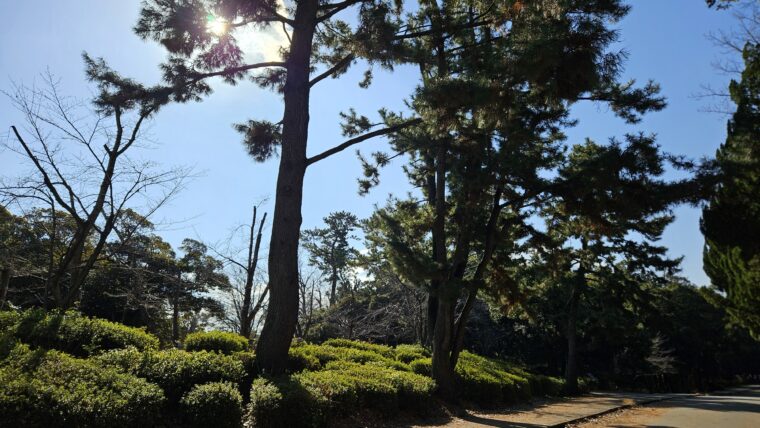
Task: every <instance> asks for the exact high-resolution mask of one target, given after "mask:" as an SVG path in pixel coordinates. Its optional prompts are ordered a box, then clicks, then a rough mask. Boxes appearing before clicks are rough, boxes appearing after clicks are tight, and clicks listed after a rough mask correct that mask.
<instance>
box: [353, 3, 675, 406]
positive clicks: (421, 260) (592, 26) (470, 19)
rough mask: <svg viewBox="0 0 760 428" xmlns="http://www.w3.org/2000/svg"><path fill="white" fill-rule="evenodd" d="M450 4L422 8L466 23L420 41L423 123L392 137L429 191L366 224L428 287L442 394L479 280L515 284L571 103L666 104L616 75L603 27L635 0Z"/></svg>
mask: <svg viewBox="0 0 760 428" xmlns="http://www.w3.org/2000/svg"><path fill="white" fill-rule="evenodd" d="M452 4H455V5H460V4H461V5H462V7H463V8H465V9H468V10H469V11H468V12H461V10H459V9H457V8H454V7H444V8H438V7H437V5H436V4H435V3H433V4H429V5H428V4H425V5H424V7H423V8H421V10H420V11H419V15H418V17H417V19H418V20H419V21H420V22H425V23H426V25H428V26H430V27H431V28H432V29H433V30H436V33H437V32H438V31H437V30H438V29H439V28H440V29H446V28H462V27H466V28H468V29H467V30H462V31H459V32H457V33H456V34H453V35H449V34H447V33H445V32H444V31H442V32H441V33H442V34H444V35H445V37H440V38H436V37H432V38H430V39H425V40H422V41H419V42H418V44H417V45H416V46H415V47H416V48H417V49H418V51H416V54H417V56H416V57H415V59H417V60H418V65H419V67H420V70H421V77H422V84H421V85H420V87H419V89H418V90H417V92H416V93H415V97H414V99H413V102H412V106H413V107H414V108H415V111H416V113H417V114H418V115H419V116H420V117H421V118H422V119H423V123H424V126H422V127H419V128H415V129H411V130H404V131H401V132H400V133H399V135H398V136H397V137H395V138H394V139H393V149H394V150H395V151H396V152H397V153H399V154H407V155H408V156H409V157H410V163H409V164H408V165H407V166H406V167H405V169H406V172H407V175H408V176H409V179H410V182H411V183H412V184H413V185H414V186H416V187H417V188H419V189H420V191H421V192H422V195H423V197H424V199H423V201H422V203H420V202H419V201H417V200H409V201H406V200H396V201H393V202H391V204H389V206H388V207H386V208H384V209H382V210H379V211H378V213H377V214H376V218H375V219H374V220H373V222H374V223H375V224H376V227H374V234H370V235H369V238H370V239H372V240H374V241H375V242H376V243H377V245H379V246H381V247H384V248H385V249H386V251H387V254H388V257H389V258H390V259H391V260H392V261H393V264H394V267H395V268H396V269H397V270H398V271H399V272H400V273H401V275H402V276H404V278H405V279H406V280H408V281H409V282H412V283H414V284H417V285H420V286H425V287H426V289H427V290H428V293H429V297H428V338H429V342H430V344H431V345H432V348H433V376H434V377H435V379H436V382H437V384H438V386H439V388H440V390H441V392H443V393H444V394H452V393H453V392H454V390H455V388H454V385H453V383H454V368H455V367H456V363H457V360H458V356H459V352H460V350H461V349H462V344H463V341H464V334H465V326H466V322H467V319H468V316H469V313H470V311H471V310H472V308H473V307H474V305H475V301H476V299H477V295H478V293H479V291H481V290H483V289H488V288H510V287H512V285H513V284H514V283H515V279H514V277H513V275H512V273H513V272H511V268H512V267H513V266H514V265H515V263H516V261H515V259H516V258H517V255H519V254H520V253H521V252H522V251H523V250H524V247H523V244H524V242H525V240H524V238H526V236H528V235H529V234H530V233H531V227H530V225H529V221H528V219H529V218H530V217H531V216H532V215H533V214H534V213H535V210H536V208H537V207H538V206H539V205H540V204H541V201H542V200H544V199H545V198H546V197H547V195H549V194H550V193H551V190H552V188H553V186H554V185H553V183H552V180H550V179H548V178H547V175H546V174H544V172H545V171H549V170H553V169H555V168H556V167H557V166H558V164H559V161H560V160H561V159H562V149H561V142H562V140H563V138H564V136H563V134H562V132H561V131H562V128H563V127H564V126H569V125H571V124H572V121H571V120H569V119H568V109H569V106H570V105H571V104H572V103H574V102H577V101H579V100H595V101H600V102H607V103H609V105H610V106H611V108H612V109H613V111H615V112H616V113H617V114H618V115H620V116H621V117H623V118H624V119H626V120H628V121H632V122H634V121H636V120H638V115H639V114H641V113H643V112H646V111H648V110H652V109H655V110H656V109H660V108H662V107H663V105H664V103H663V101H662V99H661V98H658V97H657V96H656V94H657V91H658V89H657V86H656V85H654V84H651V83H650V84H648V85H647V86H645V87H644V88H635V87H634V85H633V82H628V83H625V84H621V83H619V82H618V80H617V77H618V72H619V69H620V66H621V61H622V57H621V56H620V55H618V54H616V53H611V52H608V51H607V48H608V46H609V44H610V43H611V42H612V41H614V40H615V37H616V33H615V31H613V30H611V29H609V28H608V25H609V24H610V23H612V22H615V21H616V20H618V19H620V18H621V17H622V16H624V15H625V13H626V12H627V10H628V8H627V7H626V6H624V5H622V4H621V3H620V2H614V1H613V2H609V1H598V2H597V1H592V2H588V1H584V2H580V1H578V2H575V1H571V2H556V3H554V2H552V7H551V8H544V6H545V4H538V3H527V2H514V3H511V4H508V5H505V8H504V9H503V10H501V13H502V15H501V19H502V21H499V23H498V24H493V25H488V26H478V25H476V24H475V23H476V22H477V21H478V20H479V19H481V18H480V17H481V15H480V14H484V13H486V10H488V8H489V5H482V4H479V3H470V2H462V3H457V2H454V3H452ZM448 5H449V4H447V6H448ZM481 8H482V9H481ZM490 17H491V16H490V15H489V18H490ZM502 25H504V26H507V27H508V31H504V28H503V27H502ZM373 157H374V162H370V161H367V160H365V175H366V178H365V179H364V180H363V181H362V182H361V185H362V189H363V190H367V189H368V188H369V187H371V186H372V185H373V184H375V183H377V182H378V180H379V178H378V166H382V165H385V164H387V163H388V162H389V161H390V159H392V158H393V157H394V156H392V155H388V154H383V153H376V154H374V155H373Z"/></svg>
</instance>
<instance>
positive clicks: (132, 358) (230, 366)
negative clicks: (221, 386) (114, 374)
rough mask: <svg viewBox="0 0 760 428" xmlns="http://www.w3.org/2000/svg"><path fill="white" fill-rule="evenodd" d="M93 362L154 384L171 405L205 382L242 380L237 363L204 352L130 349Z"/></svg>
mask: <svg viewBox="0 0 760 428" xmlns="http://www.w3.org/2000/svg"><path fill="white" fill-rule="evenodd" d="M94 359H95V361H97V362H98V363H99V364H100V365H102V366H105V367H116V368H119V369H120V370H122V371H124V372H126V373H130V374H133V375H136V376H139V377H142V378H145V379H147V380H148V381H150V382H153V383H156V384H157V385H159V386H160V387H161V388H162V389H163V390H164V393H166V397H167V398H168V399H169V401H170V402H172V403H176V402H178V401H179V399H180V398H181V397H182V395H184V394H185V393H186V392H188V391H190V390H191V389H192V388H193V386H195V385H198V384H203V383H209V382H232V383H234V384H236V385H239V384H240V383H241V381H242V380H243V378H244V376H245V370H244V367H243V363H242V362H241V361H240V359H238V358H235V357H234V356H229V355H223V354H218V353H216V352H208V351H199V352H187V351H182V350H179V349H170V350H166V351H149V352H144V353H143V352H140V351H138V350H137V349H134V348H131V349H122V350H116V351H110V352H107V353H105V354H102V355H98V356H97V357H94Z"/></svg>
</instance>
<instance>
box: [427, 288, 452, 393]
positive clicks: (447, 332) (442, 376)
mask: <svg viewBox="0 0 760 428" xmlns="http://www.w3.org/2000/svg"><path fill="white" fill-rule="evenodd" d="M454 306H455V302H450V301H449V299H446V298H443V296H439V298H438V310H437V313H438V316H437V322H436V323H435V331H434V332H433V363H432V365H433V367H432V369H433V379H435V382H436V385H437V386H438V394H439V395H441V396H442V397H443V398H445V399H453V398H454V397H455V396H456V389H455V386H454V367H453V366H452V365H451V358H450V355H451V352H450V351H451V347H452V340H453V330H454V325H453V322H452V321H453V319H454Z"/></svg>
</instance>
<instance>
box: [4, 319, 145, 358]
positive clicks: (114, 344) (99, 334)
mask: <svg viewBox="0 0 760 428" xmlns="http://www.w3.org/2000/svg"><path fill="white" fill-rule="evenodd" d="M8 331H10V332H12V334H13V335H15V336H16V337H17V338H18V339H19V340H21V341H22V342H24V343H28V344H30V345H35V346H41V347H43V348H46V349H58V350H60V351H63V352H67V353H69V354H73V355H77V356H87V355H93V354H97V353H100V352H103V351H108V350H111V349H122V348H127V347H135V348H137V349H139V350H155V349H158V345H159V343H158V339H157V338H156V337H155V336H153V335H151V334H149V333H146V332H145V331H144V330H142V329H139V328H134V327H127V326H125V325H123V324H118V323H114V322H110V321H105V320H101V319H97V318H88V317H85V316H82V315H80V314H79V313H77V312H74V311H68V312H46V311H44V310H27V311H25V312H22V313H21V314H20V317H19V318H18V319H17V321H16V323H15V324H14V326H13V327H10V328H9V330H8Z"/></svg>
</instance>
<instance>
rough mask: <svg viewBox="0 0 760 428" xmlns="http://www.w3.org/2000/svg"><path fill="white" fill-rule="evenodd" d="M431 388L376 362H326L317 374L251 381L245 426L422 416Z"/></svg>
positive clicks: (421, 380) (309, 424) (429, 382)
mask: <svg viewBox="0 0 760 428" xmlns="http://www.w3.org/2000/svg"><path fill="white" fill-rule="evenodd" d="M434 388H435V382H433V380H432V379H430V378H429V377H425V376H420V375H417V374H414V373H411V372H405V371H398V370H395V369H392V368H388V367H386V366H383V365H382V364H378V363H376V362H369V363H367V364H360V363H356V362H350V361H332V362H330V363H328V364H327V365H326V366H325V367H324V369H322V370H320V371H304V372H302V373H298V374H294V375H291V376H289V377H285V378H279V379H273V380H266V379H262V378H259V379H256V380H255V381H254V382H253V385H252V386H251V401H250V404H249V406H248V412H247V419H248V422H249V423H250V424H251V425H252V426H255V427H266V428H271V427H293V426H299V427H300V426H302V427H322V426H329V424H330V422H331V421H332V420H334V418H335V417H339V416H345V415H348V414H351V413H353V412H356V411H357V410H358V409H370V410H376V411H380V412H385V413H392V412H395V411H398V410H399V409H409V410H418V411H419V410H424V409H425V408H426V407H427V406H428V405H429V403H430V399H431V397H432V393H433V390H434Z"/></svg>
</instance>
